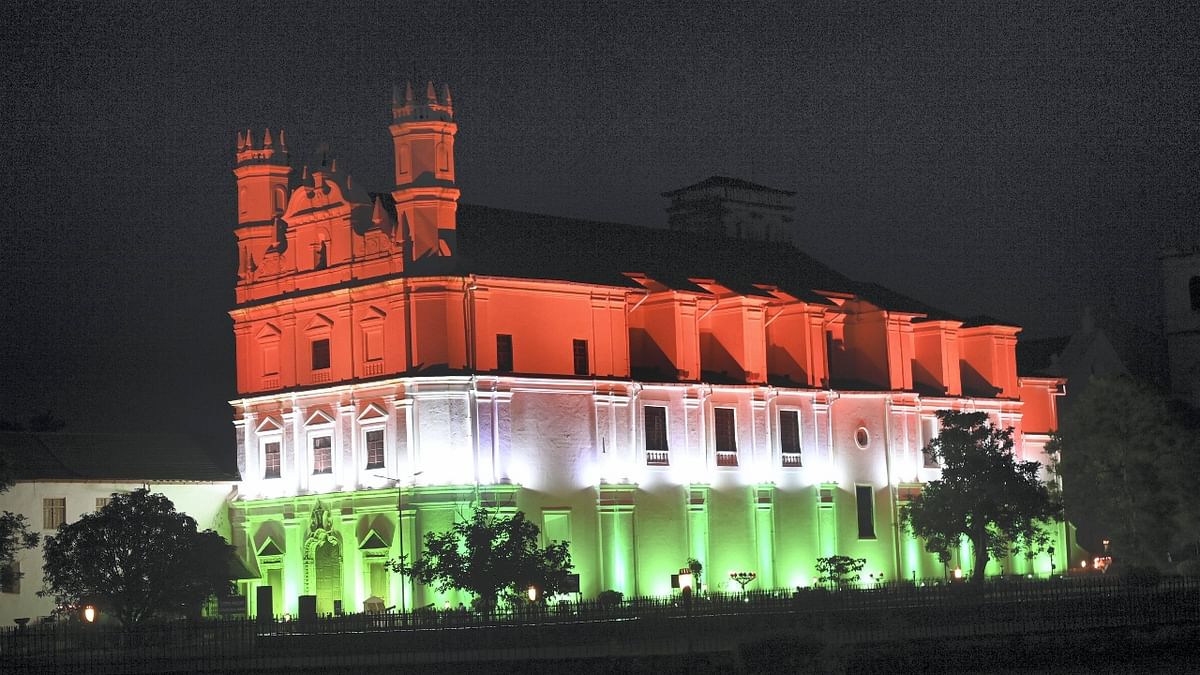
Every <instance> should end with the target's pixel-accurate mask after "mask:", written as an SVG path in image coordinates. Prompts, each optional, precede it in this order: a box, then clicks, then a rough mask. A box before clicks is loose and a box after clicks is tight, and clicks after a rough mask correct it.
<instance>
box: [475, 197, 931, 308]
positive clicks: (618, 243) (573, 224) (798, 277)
mask: <svg viewBox="0 0 1200 675" xmlns="http://www.w3.org/2000/svg"><path fill="white" fill-rule="evenodd" d="M457 236H458V256H457V262H456V264H455V267H456V270H455V271H457V272H458V273H462V274H479V275H487V276H500V277H519V278H528V279H554V280H562V281H576V282H581V283H594V284H603V285H609V286H620V287H626V288H640V286H639V285H638V284H637V283H636V282H634V281H632V280H631V279H629V278H628V277H627V276H625V273H627V272H643V273H645V274H647V275H649V276H650V277H652V278H653V279H654V280H656V281H659V282H661V283H663V284H665V285H666V286H668V287H670V288H673V289H677V290H686V291H692V292H697V291H702V290H703V289H700V288H699V287H698V286H696V284H695V283H693V282H691V281H689V279H696V278H709V279H713V280H715V281H716V282H717V283H719V284H721V285H722V286H725V287H727V288H730V289H732V290H735V291H738V292H742V293H746V294H749V295H761V294H762V292H761V291H760V290H758V289H756V288H755V287H754V284H769V285H772V286H777V287H779V289H780V290H783V291H785V292H787V293H790V294H792V295H794V296H796V297H797V298H799V299H801V300H804V301H806V302H811V303H817V304H829V302H828V300H826V299H825V298H824V297H822V296H820V295H818V294H817V293H814V290H826V291H846V292H849V293H854V294H856V295H860V296H862V297H863V298H865V299H867V300H869V301H871V302H874V303H876V304H879V305H880V306H881V307H884V308H885V309H893V310H902V311H911V312H917V313H927V314H929V315H930V316H937V317H939V318H953V317H952V316H951V315H950V314H949V313H947V312H943V311H941V310H939V309H937V308H934V307H930V306H929V305H926V304H924V303H921V302H918V301H916V300H913V299H912V298H909V297H907V296H904V295H902V294H900V293H896V292H895V291H891V290H889V289H886V288H884V287H882V286H879V285H877V284H871V283H861V282H857V281H854V280H852V279H850V278H848V277H846V276H845V275H843V274H841V273H840V272H837V271H835V270H833V269H831V268H829V267H828V266H826V265H824V264H823V263H821V262H819V261H818V260H816V259H815V258H813V257H812V256H810V255H808V254H807V253H804V252H803V251H801V250H799V249H797V248H796V247H795V246H792V245H791V244H788V243H783V242H766V241H753V240H747V239H734V238H730V237H719V236H703V235H698V234H696V233H691V232H682V231H677V230H666V229H658V228H650V227H639V226H637V225H626V224H621V223H603V222H596V221H589V220H579V219H575V218H561V217H558V216H547V215H541V214H533V213H523V212H520V211H509V210H506V209H497V208H492V207H487V206H476V205H472V204H460V205H459V207H458V234H457Z"/></svg>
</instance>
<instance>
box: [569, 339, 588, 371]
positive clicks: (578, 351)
mask: <svg viewBox="0 0 1200 675" xmlns="http://www.w3.org/2000/svg"><path fill="white" fill-rule="evenodd" d="M581 359H582V360H581ZM571 361H572V364H571V365H572V366H573V370H574V373H575V374H576V375H584V376H586V375H591V374H592V359H591V345H590V344H588V341H587V340H582V339H579V338H573V339H572V340H571ZM580 366H582V368H581V367H580Z"/></svg>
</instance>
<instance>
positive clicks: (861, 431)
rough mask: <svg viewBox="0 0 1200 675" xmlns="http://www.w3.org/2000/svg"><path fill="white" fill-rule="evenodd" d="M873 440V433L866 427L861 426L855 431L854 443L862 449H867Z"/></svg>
mask: <svg viewBox="0 0 1200 675" xmlns="http://www.w3.org/2000/svg"><path fill="white" fill-rule="evenodd" d="M870 442H871V434H870V432H868V431H867V428H866V427H859V428H858V431H855V432H854V443H855V444H856V445H858V447H859V448H861V449H864V450H865V449H866V447H867V445H868V444H870Z"/></svg>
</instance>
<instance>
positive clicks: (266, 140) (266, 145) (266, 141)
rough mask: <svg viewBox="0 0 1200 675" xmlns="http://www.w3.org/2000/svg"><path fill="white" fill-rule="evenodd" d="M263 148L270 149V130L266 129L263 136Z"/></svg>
mask: <svg viewBox="0 0 1200 675" xmlns="http://www.w3.org/2000/svg"><path fill="white" fill-rule="evenodd" d="M263 147H264V148H269V147H271V130H270V129H267V131H266V132H265V133H264V134H263Z"/></svg>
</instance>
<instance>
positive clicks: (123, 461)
mask: <svg viewBox="0 0 1200 675" xmlns="http://www.w3.org/2000/svg"><path fill="white" fill-rule="evenodd" d="M225 447H226V446H223V445H219V444H218V443H217V442H216V441H207V440H204V439H201V438H199V437H196V436H187V435H182V434H75V433H69V434H68V433H28V432H15V431H13V432H0V452H3V453H4V454H5V455H6V461H7V462H8V465H9V467H10V470H11V471H12V477H13V478H14V479H15V480H56V479H57V480H160V481H161V480H187V481H227V480H237V478H238V477H237V475H236V474H234V473H230V472H229V471H228V470H225V469H222V468H221V467H219V466H218V465H217V463H216V462H214V461H213V460H212V459H210V458H211V457H215V456H217V455H218V453H221V452H224V450H225Z"/></svg>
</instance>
